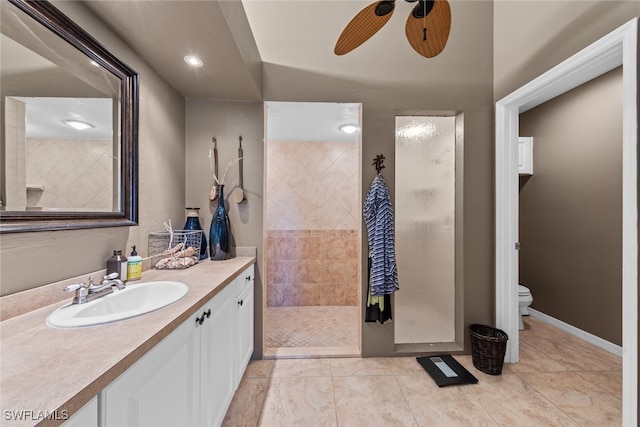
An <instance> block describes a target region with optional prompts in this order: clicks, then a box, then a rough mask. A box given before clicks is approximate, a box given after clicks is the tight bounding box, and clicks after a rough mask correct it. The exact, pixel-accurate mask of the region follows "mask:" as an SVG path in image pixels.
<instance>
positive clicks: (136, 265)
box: [127, 245, 142, 280]
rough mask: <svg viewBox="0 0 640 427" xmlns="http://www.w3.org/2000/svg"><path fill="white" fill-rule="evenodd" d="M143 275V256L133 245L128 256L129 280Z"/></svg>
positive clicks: (137, 278)
mask: <svg viewBox="0 0 640 427" xmlns="http://www.w3.org/2000/svg"><path fill="white" fill-rule="evenodd" d="M141 277H142V257H141V256H140V255H138V252H136V245H133V246H131V255H130V256H129V257H128V258H127V280H139V279H140V278H141Z"/></svg>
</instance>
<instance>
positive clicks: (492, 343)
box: [468, 324, 509, 375]
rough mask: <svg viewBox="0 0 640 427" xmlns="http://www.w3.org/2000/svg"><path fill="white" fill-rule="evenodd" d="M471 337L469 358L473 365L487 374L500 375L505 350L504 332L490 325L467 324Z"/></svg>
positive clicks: (506, 337)
mask: <svg viewBox="0 0 640 427" xmlns="http://www.w3.org/2000/svg"><path fill="white" fill-rule="evenodd" d="M468 329H469V335H470V337H471V360H473V366H475V367H476V368H477V369H479V370H480V371H482V372H484V373H485V374H489V375H500V374H501V373H502V365H503V364H504V355H505V354H506V352H507V340H509V336H508V335H507V333H506V332H504V331H502V330H500V329H496V328H492V327H491V326H486V325H478V324H474V325H471V326H469V328H468Z"/></svg>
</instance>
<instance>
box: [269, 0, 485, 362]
mask: <svg viewBox="0 0 640 427" xmlns="http://www.w3.org/2000/svg"><path fill="white" fill-rule="evenodd" d="M456 5H457V6H456ZM456 5H454V6H453V7H454V12H453V13H454V22H455V25H454V24H452V25H453V27H452V34H454V33H455V37H456V38H457V43H455V44H452V45H451V48H449V47H447V49H445V50H444V52H443V53H442V54H441V55H440V56H438V57H436V58H433V59H426V58H425V59H424V62H423V63H422V64H423V67H424V68H421V69H417V70H416V72H420V73H423V75H424V79H423V84H420V85H416V86H412V87H405V86H402V85H399V84H398V82H397V81H395V80H394V79H393V77H392V76H391V77H389V78H388V79H386V80H384V81H382V82H380V83H375V84H367V83H366V82H362V81H358V80H357V79H352V80H346V79H344V80H343V79H340V78H334V77H331V76H327V75H318V74H316V73H312V72H307V71H305V70H299V69H293V68H290V67H286V66H281V65H278V64H264V67H263V72H264V74H263V87H264V99H265V100H267V101H300V102H311V101H314V102H359V103H362V164H361V168H362V186H363V188H362V195H361V196H362V197H363V198H364V197H365V195H366V193H367V191H368V190H369V186H370V184H371V182H372V180H373V178H374V176H375V174H376V170H375V168H374V167H373V166H372V165H371V163H372V159H373V158H375V157H376V155H378V154H383V155H384V156H385V157H386V160H385V163H384V164H385V165H386V168H385V169H384V171H383V174H384V177H385V180H386V182H387V185H388V186H389V190H390V194H391V197H392V201H393V199H394V198H395V179H394V175H395V167H396V166H395V154H394V152H395V116H396V115H402V114H406V113H407V112H409V111H415V112H418V113H426V114H427V115H428V113H430V112H435V111H451V112H464V118H465V119H464V124H465V129H464V135H465V138H464V158H465V159H468V161H466V162H465V165H464V174H463V176H464V201H463V204H464V215H463V218H464V220H463V228H464V242H463V244H462V246H463V247H462V249H461V253H462V257H463V261H462V264H461V265H462V266H463V267H462V268H461V269H460V270H459V271H456V275H458V276H463V277H464V285H463V290H462V293H463V301H464V302H463V305H464V323H465V325H468V324H470V323H476V322H478V323H489V324H492V323H493V317H494V314H493V299H494V295H493V178H492V177H493V70H492V68H493V41H492V34H493V30H492V21H493V3H492V2H485V1H482V2H475V1H469V2H460V3H457V2H456ZM456 13H457V15H456ZM454 46H458V47H460V46H467V47H468V46H472V48H465V49H461V48H454ZM352 54H356V55H357V52H353V53H352ZM380 55H381V57H382V58H384V52H381V53H380ZM343 60H344V61H349V58H348V56H345V57H344V59H343ZM432 67H435V68H436V69H447V68H448V69H451V70H454V69H455V73H444V72H430V70H433V69H434V68H432ZM355 71H356V72H357V70H355ZM364 237H365V236H363V238H362V243H361V245H362V246H361V249H362V254H363V259H361V266H362V270H361V277H362V278H363V280H362V283H361V289H362V295H363V296H364V295H366V283H365V282H366V277H367V274H366V266H367V262H366V259H364V254H366V253H367V247H366V238H364ZM400 287H402V283H400ZM362 307H363V310H364V305H363V306H362ZM393 328H394V327H393V322H391V323H385V324H383V325H380V324H376V323H363V324H362V353H363V355H364V356H367V357H371V356H391V355H395V354H397V353H396V350H395V345H394V335H393V334H394V331H393Z"/></svg>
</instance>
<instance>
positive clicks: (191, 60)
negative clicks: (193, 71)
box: [184, 55, 202, 67]
mask: <svg viewBox="0 0 640 427" xmlns="http://www.w3.org/2000/svg"><path fill="white" fill-rule="evenodd" d="M184 62H186V63H187V64H189V65H191V66H192V67H202V59H200V58H198V57H197V56H192V55H187V56H185V57H184Z"/></svg>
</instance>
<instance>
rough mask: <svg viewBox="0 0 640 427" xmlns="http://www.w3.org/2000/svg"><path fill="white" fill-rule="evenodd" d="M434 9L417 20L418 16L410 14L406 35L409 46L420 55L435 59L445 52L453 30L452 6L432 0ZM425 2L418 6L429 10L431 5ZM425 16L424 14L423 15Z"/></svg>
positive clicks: (444, 0) (446, 2)
mask: <svg viewBox="0 0 640 427" xmlns="http://www.w3.org/2000/svg"><path fill="white" fill-rule="evenodd" d="M432 1H433V8H432V9H431V11H429V12H428V13H427V15H426V16H425V17H424V18H422V17H420V18H416V16H415V15H416V14H417V15H418V16H421V15H420V14H419V13H416V14H414V13H413V12H412V13H410V14H409V18H408V19H407V25H406V27H405V33H406V35H407V40H408V41H409V44H410V45H411V47H412V48H413V50H415V51H416V52H418V53H419V54H420V55H422V56H424V57H426V58H433V57H434V56H436V55H438V54H440V52H442V51H443V50H444V47H445V46H446V44H447V39H448V38H449V31H450V30H451V6H450V5H449V2H448V1H447V0H432ZM427 3H428V1H427V2H425V1H424V0H420V3H419V4H418V5H416V9H417V8H424V7H426V9H427V10H428V9H429V7H430V5H428V4H427ZM416 12H418V11H416ZM422 16H424V14H422Z"/></svg>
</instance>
